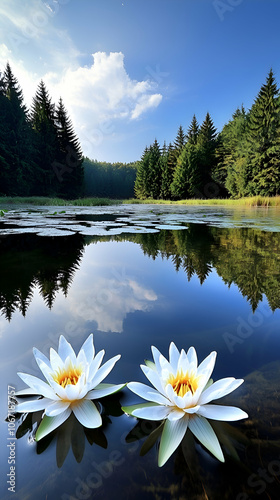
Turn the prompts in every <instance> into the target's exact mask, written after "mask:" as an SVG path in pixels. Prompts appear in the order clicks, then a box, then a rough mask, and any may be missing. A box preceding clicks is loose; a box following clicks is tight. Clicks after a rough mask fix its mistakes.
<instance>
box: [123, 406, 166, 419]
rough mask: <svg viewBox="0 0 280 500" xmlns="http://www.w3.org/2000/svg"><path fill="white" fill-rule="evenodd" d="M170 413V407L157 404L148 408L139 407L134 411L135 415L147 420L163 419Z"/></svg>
mask: <svg viewBox="0 0 280 500" xmlns="http://www.w3.org/2000/svg"><path fill="white" fill-rule="evenodd" d="M169 413H170V407H167V406H161V405H155V406H148V407H146V408H139V409H137V410H134V411H133V412H132V415H133V416H134V417H138V418H145V419H146V420H163V419H164V418H167V416H168V415H169Z"/></svg>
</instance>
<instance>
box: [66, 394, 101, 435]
mask: <svg viewBox="0 0 280 500" xmlns="http://www.w3.org/2000/svg"><path fill="white" fill-rule="evenodd" d="M71 409H72V410H73V413H74V415H75V416H76V418H77V419H78V420H79V422H80V423H81V424H82V425H84V426H85V427H89V428H90V429H95V428H96V427H100V426H101V425H102V419H101V416H100V413H99V411H98V410H97V408H96V406H95V404H94V403H93V402H92V401H90V400H89V399H82V400H81V401H79V402H78V403H73V404H71Z"/></svg>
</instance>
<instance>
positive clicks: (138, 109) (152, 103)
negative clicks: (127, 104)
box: [131, 94, 162, 119]
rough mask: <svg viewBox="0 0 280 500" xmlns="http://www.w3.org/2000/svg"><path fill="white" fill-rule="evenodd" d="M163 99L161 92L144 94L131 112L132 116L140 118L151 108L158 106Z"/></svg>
mask: <svg viewBox="0 0 280 500" xmlns="http://www.w3.org/2000/svg"><path fill="white" fill-rule="evenodd" d="M161 100H162V95H161V94H152V95H142V96H141V97H140V99H139V101H138V102H137V103H136V105H135V108H134V109H133V111H132V113H131V118H133V119H135V118H139V116H140V115H142V113H144V112H145V111H147V110H148V109H149V108H157V106H158V105H159V104H160V102H161Z"/></svg>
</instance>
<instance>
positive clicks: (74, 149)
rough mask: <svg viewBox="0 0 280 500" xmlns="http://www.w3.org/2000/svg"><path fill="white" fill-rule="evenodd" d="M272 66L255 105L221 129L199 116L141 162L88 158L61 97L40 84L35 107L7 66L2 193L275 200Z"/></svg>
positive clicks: (0, 101)
mask: <svg viewBox="0 0 280 500" xmlns="http://www.w3.org/2000/svg"><path fill="white" fill-rule="evenodd" d="M279 93H280V92H279V88H278V86H277V83H276V80H275V76H274V74H273V71H272V69H271V70H270V71H269V73H268V76H267V78H266V82H265V83H264V84H263V85H262V86H261V88H260V91H259V93H258V95H257V96H256V98H255V100H254V102H253V105H252V107H251V108H250V109H249V110H247V111H246V110H245V108H244V106H243V105H241V106H240V107H239V108H237V109H236V110H235V111H234V113H233V115H232V117H231V119H230V120H229V122H228V123H226V124H225V125H224V127H223V129H222V130H221V132H218V131H217V128H216V127H215V124H214V121H213V119H212V117H211V115H210V113H209V112H207V113H206V116H205V119H204V121H203V122H202V124H201V125H200V124H199V123H198V121H197V118H196V115H193V118H192V120H191V123H190V124H189V127H188V129H187V130H184V129H183V127H182V125H180V126H179V128H178V131H177V135H176V137H175V139H174V141H173V142H170V143H169V144H168V145H166V143H164V144H163V146H162V147H161V146H160V145H159V143H158V141H157V139H155V141H154V142H153V144H151V145H150V146H149V147H146V148H145V150H144V152H143V154H142V157H141V159H140V160H139V161H135V162H132V163H127V164H126V163H125V164H123V163H107V162H101V161H97V160H91V159H89V158H84V157H83V153H82V149H81V146H80V143H79V139H78V138H77V136H76V134H75V131H74V128H73V125H72V122H71V119H70V117H69V115H68V112H67V110H66V108H65V106H64V103H63V100H62V98H60V99H59V101H58V103H57V105H55V104H54V103H53V102H52V100H51V98H50V95H49V93H48V90H47V88H46V85H45V83H44V82H43V81H42V80H41V82H40V83H39V85H38V87H37V90H36V93H35V96H34V97H33V100H32V104H31V106H30V109H27V107H26V105H25V104H24V96H23V92H22V90H21V88H20V85H19V83H18V81H17V79H16V77H15V76H14V75H13V72H12V69H11V67H10V65H9V63H7V65H6V68H5V70H4V72H3V73H2V74H1V73H0V196H1V195H2V196H5V195H7V196H53V197H54V196H55V197H62V198H66V199H73V198H78V197H82V196H91V197H108V198H113V199H117V198H119V199H123V198H131V197H133V196H134V195H135V196H136V197H137V198H139V199H147V198H148V199H149V198H150V199H165V200H180V199H186V198H206V199H207V198H227V197H232V198H240V197H246V196H254V195H261V196H275V195H278V194H279V192H280V96H279Z"/></svg>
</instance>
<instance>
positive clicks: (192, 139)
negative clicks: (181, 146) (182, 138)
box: [187, 115, 199, 145]
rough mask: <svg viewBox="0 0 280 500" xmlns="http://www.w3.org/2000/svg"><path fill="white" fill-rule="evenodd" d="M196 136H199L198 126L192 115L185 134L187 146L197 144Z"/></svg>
mask: <svg viewBox="0 0 280 500" xmlns="http://www.w3.org/2000/svg"><path fill="white" fill-rule="evenodd" d="M198 134H199V124H198V121H197V119H196V116H195V115H193V118H192V121H191V124H190V126H189V128H188V133H187V142H188V143H189V144H194V145H196V144H197V141H198Z"/></svg>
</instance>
